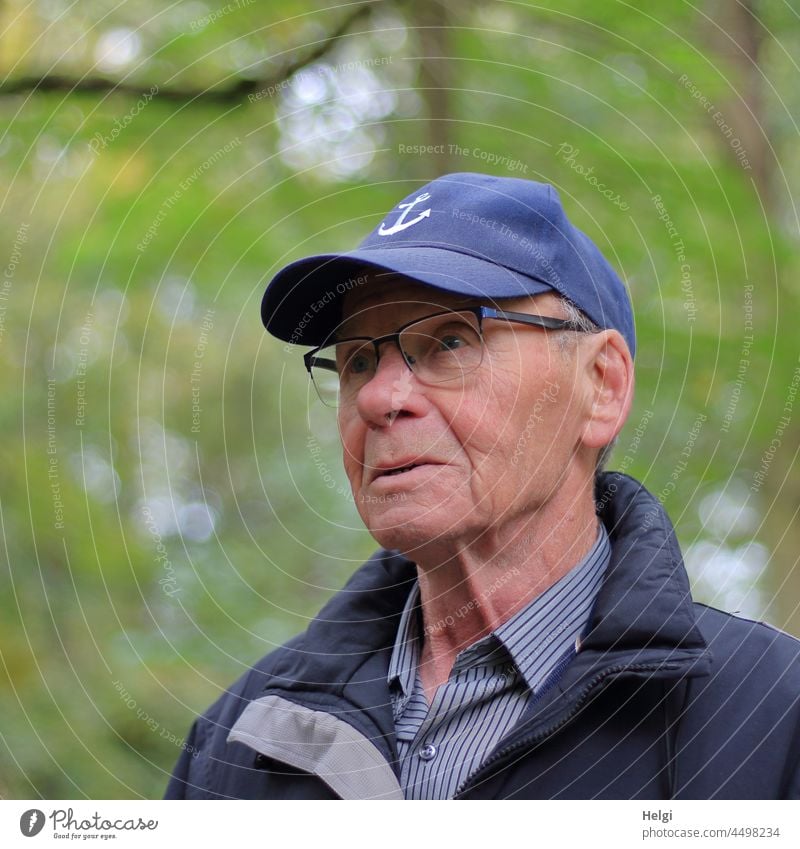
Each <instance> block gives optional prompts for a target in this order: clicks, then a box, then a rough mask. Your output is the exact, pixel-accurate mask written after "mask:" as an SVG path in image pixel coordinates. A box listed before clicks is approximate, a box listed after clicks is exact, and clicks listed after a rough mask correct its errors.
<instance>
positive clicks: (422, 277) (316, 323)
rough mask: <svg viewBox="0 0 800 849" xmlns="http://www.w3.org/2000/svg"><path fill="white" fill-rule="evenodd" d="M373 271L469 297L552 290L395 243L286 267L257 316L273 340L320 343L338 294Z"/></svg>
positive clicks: (336, 315) (490, 266)
mask: <svg viewBox="0 0 800 849" xmlns="http://www.w3.org/2000/svg"><path fill="white" fill-rule="evenodd" d="M370 272H372V273H374V274H378V275H380V274H386V273H394V274H401V275H403V276H404V277H408V278H410V279H411V280H413V281H415V282H418V283H422V284H423V285H426V286H430V287H432V288H434V289H438V290H441V291H444V292H451V293H455V294H459V295H463V296H465V297H469V298H488V299H494V298H518V297H524V296H525V295H537V294H541V293H543V292H548V291H553V287H551V286H550V285H548V284H547V283H546V282H544V281H543V280H539V279H536V278H534V277H529V276H528V275H525V274H521V273H519V272H518V271H513V270H511V269H509V268H505V267H503V266H502V265H498V264H497V263H496V262H490V261H488V260H486V259H482V258H480V257H478V256H474V255H471V254H466V253H463V252H461V251H455V250H450V249H447V248H433V247H420V246H400V245H398V246H397V247H393V248H386V249H382V250H381V249H377V250H376V249H362V250H355V251H349V252H347V253H339V254H319V255H317V256H311V257H305V258H304V259H300V260H297V261H296V262H293V263H291V264H290V265H287V266H286V267H285V268H283V269H282V270H281V271H279V272H278V274H276V275H275V277H274V278H273V279H272V282H271V283H270V284H269V286H268V287H267V290H266V292H265V293H264V297H263V299H262V301H261V320H262V321H263V323H264V326H265V327H266V329H267V330H268V331H269V332H270V333H271V334H272V335H273V336H276V337H277V338H278V339H282V340H283V341H284V342H291V343H293V344H298V345H321V344H323V343H324V342H325V341H327V340H328V338H329V337H330V335H331V334H332V332H333V331H334V330H335V329H336V327H337V326H338V325H339V323H340V322H341V318H342V310H341V307H342V298H343V297H344V295H345V294H346V293H347V292H352V291H355V290H357V289H358V288H360V287H361V286H362V285H364V283H366V282H367V279H368V276H369V274H370Z"/></svg>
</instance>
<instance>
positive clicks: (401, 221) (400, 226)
mask: <svg viewBox="0 0 800 849" xmlns="http://www.w3.org/2000/svg"><path fill="white" fill-rule="evenodd" d="M429 197H430V195H429V194H428V192H423V193H422V194H421V195H417V196H416V197H415V198H414V200H412V201H411V203H401V204H399V206H398V209H402V210H403V211H402V213H401V214H400V217H399V218H398V219H397V221H396V222H395V223H394V224H393V225H392V226H391V227H385V226H384V225H383V224H381V226H380V229H379V230H378V235H379V236H391V235H392V233H399V232H400V231H401V230H405V229H406V228H407V227H411V226H412V225H414V224H418V223H419V222H420V221H422V219H423V218H427V217H428V216H429V215H430V214H431V211H430V209H426V210H425V211H424V212H420V214H419V215H418V216H417V217H416V218H412V219H411V221H406V216H407V215H408V213H409V212H411V210H412V209H413V208H414V207H415V206H416V205H417V204H418V203H422V201H424V200H427V199H428V198H429Z"/></svg>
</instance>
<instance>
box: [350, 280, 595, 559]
mask: <svg viewBox="0 0 800 849" xmlns="http://www.w3.org/2000/svg"><path fill="white" fill-rule="evenodd" d="M478 303H481V302H480V301H476V300H470V299H465V298H463V297H460V296H455V295H450V294H448V293H441V292H437V291H436V290H434V289H430V288H427V287H424V286H421V285H419V284H415V283H412V282H408V281H405V280H403V281H400V282H387V281H386V279H383V280H380V279H379V280H373V281H371V282H370V283H368V284H366V285H365V286H364V287H362V289H360V290H359V291H357V292H354V293H349V294H348V296H347V297H346V299H345V302H344V309H343V316H344V324H343V326H342V328H341V330H340V338H341V337H347V336H369V337H376V336H381V335H383V334H386V333H391V332H393V331H395V330H396V329H397V328H398V327H400V326H401V325H403V324H405V323H407V322H409V321H412V320H413V319H416V318H420V317H422V316H426V315H429V314H431V313H434V312H437V311H439V310H442V309H452V308H459V307H464V306H471V305H477V304H478ZM483 303H486V304H489V305H491V304H490V302H489V301H488V300H485V301H483ZM499 306H501V307H502V308H505V309H509V310H516V311H518V312H527V313H538V314H540V315H550V316H555V317H559V318H563V317H564V315H563V311H562V309H561V306H560V304H559V302H558V300H557V298H556V297H555V296H553V295H550V294H545V295H539V296H536V297H534V298H520V299H514V300H505V301H503V302H502V304H500V305H499ZM483 331H484V332H483V338H484V345H485V349H484V354H483V360H482V362H481V365H480V366H479V367H478V369H477V370H476V371H474V372H472V373H471V374H469V375H468V376H466V377H465V378H464V379H463V381H460V380H459V381H455V382H453V383H440V384H437V385H424V384H423V383H421V382H420V381H419V379H418V378H417V377H416V376H415V375H414V374H413V373H412V372H411V371H410V370H409V368H408V367H407V366H406V364H405V362H404V361H403V358H402V356H401V355H400V352H399V350H398V349H397V346H396V345H394V344H393V343H391V342H389V343H386V344H385V345H383V346H382V347H381V351H380V354H381V356H380V362H379V364H378V368H377V372H376V373H375V376H374V377H373V378H372V379H371V380H369V381H368V382H367V383H366V384H365V385H364V386H363V387H362V388H361V389H360V391H359V392H358V394H357V396H355V397H354V398H353V399H351V400H349V401H348V402H346V403H343V404H342V405H341V406H340V408H339V430H340V434H341V439H342V446H343V451H344V467H345V470H346V472H347V476H348V478H349V480H350V485H351V487H352V490H353V496H354V498H355V503H356V505H357V507H358V511H359V513H360V515H361V518H362V519H363V521H364V523H365V524H366V526H367V528H368V529H369V530H370V532H371V533H372V535H373V536H374V537H375V538H376V539H377V540H378V542H379V543H380V544H381V545H383V546H385V547H387V548H399V549H400V550H401V551H404V552H406V553H411V552H413V550H414V549H415V548H417V547H418V546H420V545H430V544H436V543H441V544H444V545H446V546H449V545H451V544H453V543H455V544H457V545H458V544H461V543H464V544H467V543H470V542H474V541H475V540H477V539H478V538H479V537H481V536H482V535H483V534H484V533H485V532H486V531H487V530H489V529H490V528H491V529H493V530H495V531H496V530H497V529H498V528H500V527H502V525H503V524H504V523H506V522H514V521H516V520H518V519H520V518H524V516H525V515H528V514H530V513H531V512H532V511H536V510H538V509H540V508H541V507H542V506H544V505H545V504H546V503H547V502H548V501H549V500H550V499H551V498H552V497H553V495H554V493H555V492H556V491H557V490H558V488H559V486H560V484H561V482H562V481H563V479H564V475H565V472H566V471H567V469H568V467H569V466H570V464H571V463H573V462H574V456H575V452H576V451H578V450H584V451H585V450H586V449H585V448H582V446H581V434H582V429H583V424H584V421H585V415H586V409H587V406H591V401H590V393H589V387H588V385H587V379H586V377H585V374H584V372H585V368H584V366H582V365H581V358H580V355H579V353H580V343H579V342H578V343H573V344H569V342H568V344H566V345H565V344H564V340H563V339H559V338H558V334H557V333H554V332H548V331H545V330H542V329H540V328H536V327H528V326H523V325H520V324H512V323H509V322H505V321H498V320H486V321H485V322H484V324H483ZM406 466H411V467H412V468H410V469H409V470H407V471H394V472H393V473H389V472H390V470H397V469H398V468H401V467H406Z"/></svg>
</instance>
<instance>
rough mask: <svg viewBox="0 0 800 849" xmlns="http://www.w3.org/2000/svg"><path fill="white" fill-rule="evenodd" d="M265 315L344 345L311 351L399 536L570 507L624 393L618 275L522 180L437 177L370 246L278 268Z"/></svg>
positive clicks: (468, 532)
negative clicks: (335, 390)
mask: <svg viewBox="0 0 800 849" xmlns="http://www.w3.org/2000/svg"><path fill="white" fill-rule="evenodd" d="M440 188H442V194H444V195H446V196H447V197H448V198H449V199H450V200H449V205H448V204H444V205H443V204H441V203H436V198H437V196H438V195H439V194H440V192H439V189H440ZM420 198H421V200H420ZM456 202H458V203H460V204H461V205H460V206H458V207H456V206H453V205H452V204H453V203H456ZM521 209H524V210H525V211H526V214H524V215H523V214H522V213H521V211H520V210H521ZM504 211H505V217H504V218H503V217H501V214H502V213H503V212H504ZM446 216H450V218H451V219H455V220H456V221H459V222H462V224H463V223H464V222H467V223H468V225H469V226H468V227H466V228H465V227H463V226H458V227H456V228H455V229H456V231H457V232H456V233H452V232H451V230H452V228H451V222H450V220H449V219H448V218H446ZM526 216H527V217H526ZM431 219H433V221H434V223H435V225H436V226H435V227H429V226H428V222H429V221H430V220H431ZM526 222H527V226H526ZM515 228H516V229H515ZM415 230H417V231H418V232H417V233H416V236H415V238H413V239H412V236H413V235H414V231H415ZM487 230H488V232H489V233H490V234H491V235H487ZM448 233H449V234H450V235H448ZM426 234H427V238H426ZM470 234H471V235H470ZM383 239H387V240H389V241H387V242H383V241H381V240H383ZM520 243H523V246H522V247H521V248H520ZM504 246H505V248H504ZM526 263H527V264H526ZM523 268H524V269H525V270H526V271H527V272H529V273H530V276H529V274H528V273H525V272H524V271H523V270H522V269H523ZM545 277H547V281H546V280H545V279H544V278H545ZM548 281H549V282H548ZM568 293H570V294H571V295H572V297H570V294H568ZM576 301H577V302H576ZM586 307H588V310H591V312H588V310H587V309H586ZM498 311H500V312H498ZM441 313H445V315H439V314H441ZM263 316H264V320H265V323H266V324H267V327H268V329H270V330H271V332H273V333H275V335H277V336H279V337H280V338H283V339H286V340H287V341H292V342H301V343H310V344H314V343H316V344H317V345H328V344H329V343H333V344H334V347H333V348H328V349H326V351H323V352H319V353H315V352H312V353H311V354H309V355H308V358H307V362H308V363H309V364H310V365H311V366H312V368H311V370H312V374H314V376H315V380H316V379H317V374H322V373H323V372H324V371H325V370H328V374H329V376H330V369H331V366H332V365H333V364H334V363H335V365H333V368H335V369H336V368H338V370H339V372H341V375H340V376H339V377H340V379H341V382H342V385H343V388H344V389H345V390H346V391H343V392H342V394H341V397H340V404H339V412H338V415H339V427H340V432H341V437H342V444H343V449H344V463H345V469H346V471H347V474H348V477H349V479H350V483H351V486H352V488H353V494H354V497H355V501H356V504H357V506H358V509H359V512H360V514H361V516H362V518H363V519H364V522H365V523H366V525H367V527H368V528H369V529H370V530H371V531H372V533H373V535H374V536H375V537H376V538H377V539H378V540H379V542H381V543H382V544H383V545H385V546H388V547H392V548H401V549H404V550H406V551H410V550H412V549H413V548H414V547H415V546H416V545H418V544H420V543H421V542H422V541H424V540H431V539H441V540H451V541H453V542H455V543H456V544H458V543H460V542H464V543H466V544H468V543H469V541H470V540H473V541H474V540H475V539H476V538H479V537H480V536H481V535H482V534H484V533H487V532H488V529H489V528H492V529H495V530H496V529H497V528H500V527H502V526H503V525H504V524H513V523H515V522H517V521H518V520H521V519H524V517H525V516H526V515H530V514H531V513H532V512H535V511H538V510H541V509H542V508H543V507H545V506H546V505H548V504H551V503H553V500H554V499H558V498H564V499H566V501H565V508H564V509H567V510H568V509H569V497H570V496H569V492H570V491H573V490H574V491H577V490H578V489H580V488H581V487H582V488H583V491H584V492H585V491H586V482H587V480H590V479H591V477H592V475H593V472H594V467H595V464H596V462H597V457H598V453H600V452H602V449H603V447H604V446H606V445H608V444H609V443H611V442H612V441H613V439H614V438H615V436H616V434H617V432H618V431H619V430H620V428H621V427H622V424H623V423H624V420H625V417H626V416H627V413H628V410H629V407H630V402H631V395H632V388H633V369H632V356H631V350H632V348H633V345H634V337H633V321H632V315H631V310H630V304H629V302H628V299H627V294H626V292H625V289H624V286H623V284H622V283H621V281H620V280H619V278H618V277H617V276H616V275H615V274H614V272H613V270H612V269H611V268H610V266H608V264H607V263H606V262H605V260H604V259H603V258H602V256H601V255H600V254H599V251H597V249H596V248H595V247H594V245H593V244H592V243H591V242H589V240H588V239H587V238H586V237H585V236H584V235H583V234H580V233H579V232H578V231H577V230H575V229H574V228H572V226H571V225H570V224H569V222H568V221H567V220H566V216H565V215H564V213H563V210H562V209H561V207H560V203H559V202H558V199H557V196H556V195H555V192H553V191H552V189H550V187H545V186H541V185H540V184H536V183H528V181H521V180H510V179H500V178H490V177H484V176H482V175H474V174H466V175H451V176H450V177H447V178H441V179H440V180H437V181H434V182H433V183H431V184H430V185H429V186H427V187H425V189H424V190H421V191H418V192H415V193H414V194H413V195H412V196H411V198H410V199H409V200H408V201H406V202H403V203H401V204H400V205H398V207H397V210H396V211H394V212H393V213H391V214H390V215H389V216H388V218H387V219H386V220H385V221H384V222H383V223H382V224H381V225H380V227H379V228H378V229H377V230H376V231H374V233H373V234H372V235H371V236H370V237H368V238H367V240H365V242H364V243H362V246H361V248H360V249H359V250H357V251H354V252H352V253H350V254H343V255H340V256H338V257H337V258H333V257H330V256H326V257H321V258H319V257H318V258H310V259H308V260H302V261H300V262H299V263H295V264H294V265H292V266H289V267H288V268H287V269H284V271H283V272H281V274H279V275H278V276H277V277H276V278H275V280H274V281H273V283H272V284H271V286H270V288H269V289H268V291H267V294H266V295H265V298H264V305H263ZM431 316H433V317H432V318H431ZM531 316H544V319H539V318H531ZM421 319H422V320H423V321H422V323H420V320H421ZM553 319H562V322H561V324H560V325H559V323H558V322H557V321H553ZM565 319H566V320H567V321H568V322H569V325H568V327H569V329H564V326H565V325H566V322H565V321H563V320H565ZM541 325H546V326H541ZM591 329H595V330H596V332H587V331H591ZM398 331H399V332H400V335H399V336H398ZM582 331H583V332H582ZM353 337H356V338H357V339H360V340H362V341H360V342H354V341H350V340H352V339H353ZM384 337H387V338H384ZM374 339H378V341H377V343H373V342H372V341H369V340H374ZM332 376H333V377H334V379H336V378H337V372H335V371H334V372H333V374H332ZM407 466H412V467H413V468H411V469H408V470H404V469H405V467H407Z"/></svg>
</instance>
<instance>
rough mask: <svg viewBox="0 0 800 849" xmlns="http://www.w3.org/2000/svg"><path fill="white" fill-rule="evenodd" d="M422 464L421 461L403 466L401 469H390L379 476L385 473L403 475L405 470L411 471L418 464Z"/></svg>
mask: <svg viewBox="0 0 800 849" xmlns="http://www.w3.org/2000/svg"><path fill="white" fill-rule="evenodd" d="M419 465H421V464H420V463H412V464H411V465H410V466H401V467H400V468H399V469H389V471H388V472H381V474H380V475H379V477H382V476H384V475H401V474H403V472H410V471H411V470H412V469H416V468H417V466H419Z"/></svg>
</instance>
